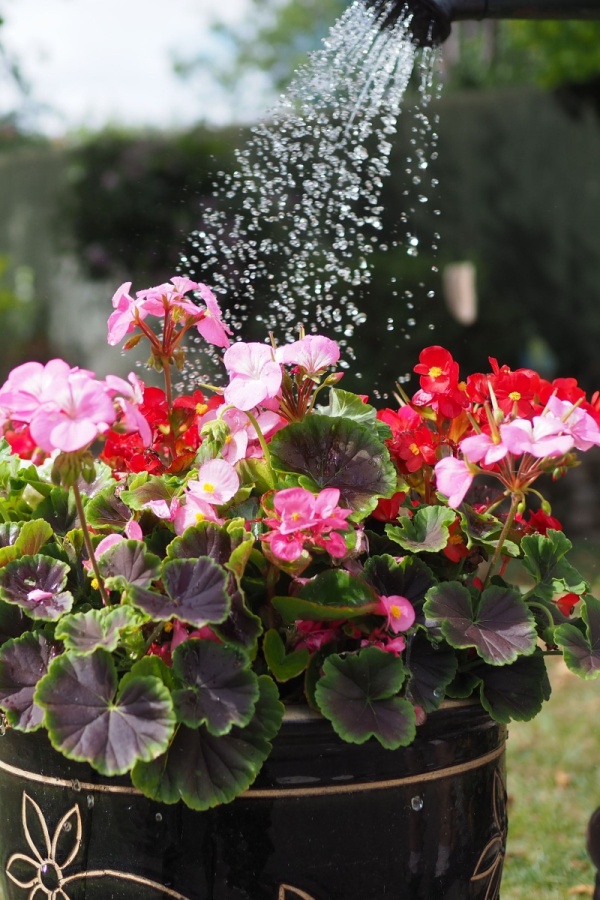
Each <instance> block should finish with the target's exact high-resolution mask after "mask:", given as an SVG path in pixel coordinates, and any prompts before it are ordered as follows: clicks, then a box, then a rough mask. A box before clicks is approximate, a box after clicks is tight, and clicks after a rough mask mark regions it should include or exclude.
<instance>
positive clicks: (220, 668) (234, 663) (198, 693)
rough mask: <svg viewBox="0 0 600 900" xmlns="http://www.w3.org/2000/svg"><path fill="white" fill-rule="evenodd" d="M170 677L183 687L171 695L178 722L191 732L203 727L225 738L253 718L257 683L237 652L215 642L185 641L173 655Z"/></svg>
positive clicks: (243, 655)
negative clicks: (225, 735) (174, 676)
mask: <svg viewBox="0 0 600 900" xmlns="http://www.w3.org/2000/svg"><path fill="white" fill-rule="evenodd" d="M173 673H174V674H175V675H176V676H177V677H178V678H180V679H181V681H182V682H183V684H184V687H183V688H180V689H179V690H176V691H173V703H174V704H175V711H176V713H177V719H178V721H180V722H183V723H184V724H185V725H188V726H189V727H190V728H197V727H198V725H206V728H207V730H208V731H209V732H210V733H211V734H216V735H221V734H227V732H228V731H231V729H232V727H233V726H234V725H240V726H242V727H243V726H244V725H247V724H248V722H249V721H250V719H251V718H252V716H253V715H254V707H255V705H256V701H257V699H258V679H257V676H256V675H255V673H254V672H253V671H252V670H251V669H250V668H249V661H248V657H247V656H246V654H245V653H242V652H241V651H240V650H237V649H235V648H234V647H224V646H223V645H222V644H216V643H215V642H214V641H205V640H195V639H192V640H187V641H184V642H183V643H182V644H179V646H178V647H177V648H176V649H175V651H174V653H173Z"/></svg>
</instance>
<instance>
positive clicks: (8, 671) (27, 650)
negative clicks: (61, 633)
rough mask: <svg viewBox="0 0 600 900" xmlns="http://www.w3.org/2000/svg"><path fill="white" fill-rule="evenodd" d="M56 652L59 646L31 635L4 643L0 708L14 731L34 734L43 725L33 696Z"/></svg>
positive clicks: (0, 681) (0, 673) (0, 652)
mask: <svg viewBox="0 0 600 900" xmlns="http://www.w3.org/2000/svg"><path fill="white" fill-rule="evenodd" d="M58 652H59V645H58V644H55V643H53V642H52V641H49V640H48V639H47V638H45V637H44V635H42V634H31V633H30V634H24V635H23V636H22V637H19V638H16V639H15V640H13V641H7V642H6V643H5V644H4V645H3V646H2V648H1V649H0V706H1V707H2V709H4V710H5V712H6V718H7V719H8V721H9V722H10V724H11V725H12V726H13V727H14V728H18V729H19V730H21V731H35V729H36V728H39V727H40V725H41V724H42V719H43V716H44V712H43V710H42V709H41V708H40V707H39V706H38V705H37V703H35V702H34V699H33V693H34V691H35V688H36V686H37V683H38V681H39V680H40V678H42V677H43V676H44V675H45V674H46V673H47V671H48V666H49V664H50V660H51V659H52V658H53V657H54V656H56V654H57V653H58Z"/></svg>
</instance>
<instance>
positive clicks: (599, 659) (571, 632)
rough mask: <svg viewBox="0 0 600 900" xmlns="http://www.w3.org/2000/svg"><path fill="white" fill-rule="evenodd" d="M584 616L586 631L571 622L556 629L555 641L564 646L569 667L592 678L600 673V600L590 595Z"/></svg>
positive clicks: (577, 673) (585, 676) (580, 674)
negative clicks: (583, 631)
mask: <svg viewBox="0 0 600 900" xmlns="http://www.w3.org/2000/svg"><path fill="white" fill-rule="evenodd" d="M582 618H583V620H584V622H585V623H586V633H585V634H582V632H581V631H580V630H579V629H578V628H577V627H576V626H575V625H572V624H570V623H567V624H565V625H559V626H558V628H556V629H555V630H554V641H555V643H556V644H558V646H559V647H562V651H563V656H564V660H565V663H566V665H567V667H568V668H569V669H570V670H571V672H575V674H576V675H579V676H580V678H586V679H592V678H597V677H598V675H600V600H596V598H595V597H592V596H590V595H588V596H587V597H586V598H585V606H584V608H583V611H582Z"/></svg>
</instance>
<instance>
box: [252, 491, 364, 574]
mask: <svg viewBox="0 0 600 900" xmlns="http://www.w3.org/2000/svg"><path fill="white" fill-rule="evenodd" d="M339 499H340V492H339V490H338V489H337V488H325V489H324V490H322V491H321V492H320V493H319V494H317V495H316V496H315V494H312V493H311V492H310V491H307V490H305V489H304V488H300V487H297V488H286V489H284V490H282V491H277V492H276V493H275V495H274V497H273V507H274V509H275V512H276V513H277V516H276V517H273V518H267V519H265V520H264V524H265V525H268V526H269V528H272V529H273V530H272V531H270V532H269V533H268V534H264V535H262V540H263V541H265V542H266V543H267V544H269V546H270V548H271V551H272V552H273V554H274V556H276V557H278V559H281V560H284V561H285V562H295V561H296V560H298V559H300V557H301V556H302V553H303V551H304V549H305V547H309V548H312V547H321V548H322V549H323V550H327V552H328V553H329V554H330V556H333V557H334V558H338V559H340V558H341V557H343V556H346V553H347V552H348V551H347V547H346V542H345V541H344V538H343V537H342V535H341V534H338V531H337V530H336V529H340V530H341V529H343V530H345V529H346V527H347V526H346V519H347V518H348V516H349V515H350V512H351V510H349V509H343V508H342V507H340V506H338V505H337V504H338V501H339Z"/></svg>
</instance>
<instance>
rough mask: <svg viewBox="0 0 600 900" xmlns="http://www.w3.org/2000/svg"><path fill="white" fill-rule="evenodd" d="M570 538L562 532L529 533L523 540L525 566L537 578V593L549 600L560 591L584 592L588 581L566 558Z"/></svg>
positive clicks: (551, 530) (563, 592)
mask: <svg viewBox="0 0 600 900" xmlns="http://www.w3.org/2000/svg"><path fill="white" fill-rule="evenodd" d="M571 547H572V544H571V541H570V540H569V539H568V538H567V537H566V535H565V534H563V532H562V531H554V530H553V529H548V532H547V534H545V535H543V534H526V535H525V536H524V537H523V539H522V540H521V549H522V551H523V565H524V567H525V568H526V569H527V571H528V572H530V573H531V575H532V576H533V578H534V580H535V593H536V594H538V595H539V596H541V597H544V598H545V599H546V600H552V598H553V597H555V596H556V595H557V594H566V593H573V594H583V592H584V591H585V590H586V588H587V584H586V582H585V580H584V579H583V578H582V576H581V575H580V574H579V572H578V571H577V569H575V568H574V567H573V566H572V565H571V563H570V562H568V560H567V559H566V558H565V557H566V554H567V553H568V552H569V550H570V549H571Z"/></svg>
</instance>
